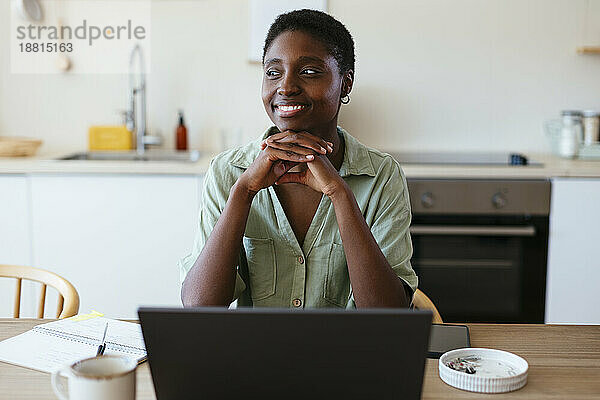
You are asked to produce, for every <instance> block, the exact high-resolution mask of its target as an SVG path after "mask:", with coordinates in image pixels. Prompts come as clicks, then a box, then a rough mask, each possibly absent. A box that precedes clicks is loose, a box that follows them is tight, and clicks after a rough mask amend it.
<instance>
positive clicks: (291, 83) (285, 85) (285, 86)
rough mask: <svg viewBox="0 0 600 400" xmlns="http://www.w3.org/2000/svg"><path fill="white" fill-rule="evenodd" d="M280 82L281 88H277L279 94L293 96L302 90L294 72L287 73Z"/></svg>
mask: <svg viewBox="0 0 600 400" xmlns="http://www.w3.org/2000/svg"><path fill="white" fill-rule="evenodd" d="M280 82H281V83H280V85H279V88H277V94H279V95H280V96H286V97H287V96H293V95H296V94H299V93H300V92H301V91H302V88H301V87H300V86H299V85H298V81H297V80H296V78H295V77H294V75H293V74H287V75H285V76H284V77H283V79H282V80H281V81H280Z"/></svg>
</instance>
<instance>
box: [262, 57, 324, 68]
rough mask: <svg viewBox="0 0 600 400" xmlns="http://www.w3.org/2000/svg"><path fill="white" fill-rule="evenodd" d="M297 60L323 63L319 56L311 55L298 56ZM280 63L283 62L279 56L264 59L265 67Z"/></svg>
mask: <svg viewBox="0 0 600 400" xmlns="http://www.w3.org/2000/svg"><path fill="white" fill-rule="evenodd" d="M298 62H301V63H307V62H312V63H317V64H321V65H325V61H324V60H322V59H320V58H319V57H312V56H301V57H299V58H298ZM281 63H283V60H282V59H281V58H269V59H268V60H265V67H266V66H268V65H271V64H281Z"/></svg>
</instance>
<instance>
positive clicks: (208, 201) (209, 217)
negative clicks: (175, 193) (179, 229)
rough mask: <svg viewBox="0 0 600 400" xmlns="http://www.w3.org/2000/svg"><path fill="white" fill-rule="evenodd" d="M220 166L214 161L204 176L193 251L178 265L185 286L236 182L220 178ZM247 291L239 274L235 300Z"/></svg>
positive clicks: (227, 178)
mask: <svg viewBox="0 0 600 400" xmlns="http://www.w3.org/2000/svg"><path fill="white" fill-rule="evenodd" d="M218 165H219V162H218V161H217V160H212V161H211V163H210V166H209V168H208V171H207V173H206V175H205V176H204V180H203V185H202V198H201V202H200V210H199V213H198V226H197V231H196V236H195V238H194V244H193V246H192V251H191V253H190V254H188V255H186V256H185V257H183V258H182V259H181V260H179V262H178V263H177V265H178V267H179V280H180V283H181V284H183V281H184V280H185V278H186V276H187V274H188V272H189V271H190V269H192V267H193V266H194V263H195V262H196V260H197V259H198V256H199V255H200V253H201V252H202V249H203V248H204V245H205V244H206V241H207V240H208V238H209V236H210V234H211V232H212V231H213V229H214V227H215V225H216V223H217V221H218V219H219V217H220V216H221V213H222V212H223V209H224V208H225V204H226V203H227V199H228V197H229V190H230V188H231V186H232V184H233V183H232V182H230V181H231V180H232V179H233V182H235V178H234V177H223V176H219V167H218ZM221 171H222V169H221ZM245 289H246V285H245V283H244V281H243V280H242V278H241V277H240V275H239V273H238V274H237V276H236V282H235V291H234V300H235V299H237V298H238V297H239V295H240V294H241V293H242V292H243V291H244V290H245Z"/></svg>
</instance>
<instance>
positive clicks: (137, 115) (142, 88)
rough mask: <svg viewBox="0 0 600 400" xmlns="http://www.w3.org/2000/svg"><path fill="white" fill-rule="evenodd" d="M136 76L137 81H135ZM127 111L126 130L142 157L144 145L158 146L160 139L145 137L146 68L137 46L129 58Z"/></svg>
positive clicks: (139, 48)
mask: <svg viewBox="0 0 600 400" xmlns="http://www.w3.org/2000/svg"><path fill="white" fill-rule="evenodd" d="M136 56H137V60H138V64H139V70H138V73H137V74H135V73H134V72H133V69H134V68H133V67H134V62H135V59H136ZM136 75H138V79H137V81H136V79H135V78H136ZM138 95H139V96H140V105H139V112H138V109H137V108H138V105H137V104H136V97H137V96H138ZM129 96H130V97H129V107H130V108H129V111H128V112H127V119H126V121H127V129H128V130H129V131H131V132H134V131H135V137H136V151H137V153H138V155H140V156H141V155H144V152H145V151H146V144H160V143H161V141H160V137H157V136H148V135H146V68H145V63H144V53H143V52H142V48H141V47H140V45H139V44H136V45H135V47H134V48H133V50H132V51H131V56H130V57H129Z"/></svg>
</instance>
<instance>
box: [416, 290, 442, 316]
mask: <svg viewBox="0 0 600 400" xmlns="http://www.w3.org/2000/svg"><path fill="white" fill-rule="evenodd" d="M413 306H414V307H415V308H416V309H420V310H431V311H433V320H432V321H431V322H432V323H434V324H443V323H444V321H443V320H442V316H441V315H440V313H439V312H438V310H437V308H436V307H435V304H433V302H432V301H431V299H429V297H427V295H426V294H425V293H423V292H421V291H420V290H419V289H417V291H416V292H415V295H414V296H413Z"/></svg>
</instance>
